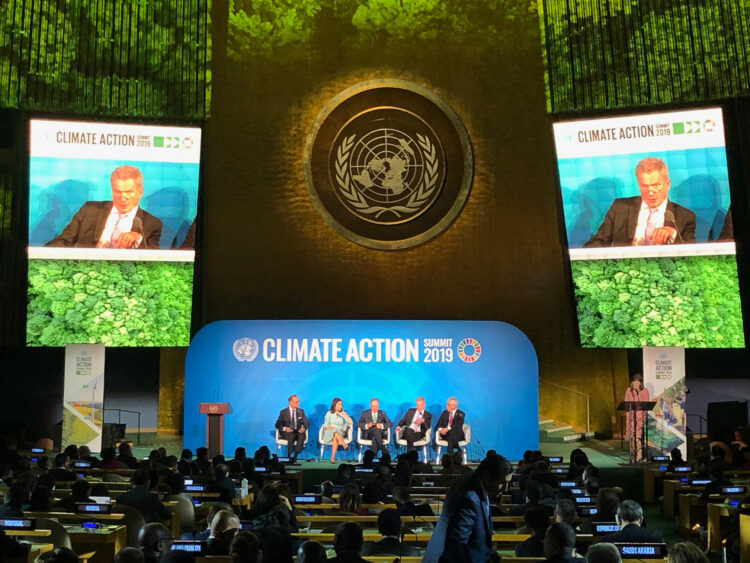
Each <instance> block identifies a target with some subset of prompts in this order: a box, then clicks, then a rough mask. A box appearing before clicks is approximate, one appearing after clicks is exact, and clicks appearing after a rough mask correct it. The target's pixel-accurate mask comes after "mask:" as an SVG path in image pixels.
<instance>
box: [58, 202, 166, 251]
mask: <svg viewBox="0 0 750 563" xmlns="http://www.w3.org/2000/svg"><path fill="white" fill-rule="evenodd" d="M112 207H113V203H112V202H111V201H87V202H86V203H84V204H83V205H82V206H81V208H80V209H79V210H78V211H76V213H75V215H73V218H72V219H71V220H70V223H68V225H67V226H66V227H65V228H64V229H63V231H62V233H60V234H59V235H58V236H56V237H55V238H53V239H52V240H51V241H49V242H48V243H47V244H46V245H45V246H75V247H87V248H95V247H96V246H97V244H98V243H99V239H100V238H101V236H102V232H103V231H104V226H105V224H106V222H107V218H108V217H109V214H110V212H111V211H112ZM135 217H136V218H140V221H141V225H142V226H141V227H138V226H136V225H134V226H133V229H134V230H135V232H138V234H140V235H142V237H143V240H142V241H141V244H140V246H139V248H147V249H157V248H159V239H160V238H161V221H160V220H159V219H157V218H156V217H154V216H153V215H151V214H150V213H148V212H147V211H144V210H143V209H141V208H138V211H137V212H136V214H135ZM133 222H134V223H135V220H134V221H133Z"/></svg>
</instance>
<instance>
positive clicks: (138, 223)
mask: <svg viewBox="0 0 750 563" xmlns="http://www.w3.org/2000/svg"><path fill="white" fill-rule="evenodd" d="M665 217H666V215H665ZM673 217H674V216H673ZM132 228H133V230H134V231H136V232H140V233H141V242H140V243H138V245H137V247H136V248H139V247H140V246H141V244H143V248H148V243H147V242H146V234H145V233H144V232H143V221H142V220H141V218H140V217H136V218H135V219H133V227H132Z"/></svg>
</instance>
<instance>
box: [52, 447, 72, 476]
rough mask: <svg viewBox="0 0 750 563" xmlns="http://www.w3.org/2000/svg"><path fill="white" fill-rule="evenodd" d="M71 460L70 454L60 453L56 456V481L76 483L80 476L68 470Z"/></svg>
mask: <svg viewBox="0 0 750 563" xmlns="http://www.w3.org/2000/svg"><path fill="white" fill-rule="evenodd" d="M69 466H70V458H69V457H68V454H65V453H60V454H57V455H56V456H55V469H53V470H52V476H53V477H54V478H55V481H75V480H76V479H78V475H76V474H75V473H73V472H72V471H70V470H69V469H68V467H69Z"/></svg>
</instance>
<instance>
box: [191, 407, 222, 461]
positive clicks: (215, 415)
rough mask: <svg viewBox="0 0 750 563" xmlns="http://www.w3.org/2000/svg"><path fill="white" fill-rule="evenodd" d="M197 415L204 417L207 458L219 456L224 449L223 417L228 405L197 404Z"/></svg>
mask: <svg viewBox="0 0 750 563" xmlns="http://www.w3.org/2000/svg"><path fill="white" fill-rule="evenodd" d="M198 413H199V414H205V415H206V447H207V448H208V457H209V458H213V457H214V456H217V455H219V454H220V453H221V452H222V450H223V449H224V415H225V414H228V413H229V403H198Z"/></svg>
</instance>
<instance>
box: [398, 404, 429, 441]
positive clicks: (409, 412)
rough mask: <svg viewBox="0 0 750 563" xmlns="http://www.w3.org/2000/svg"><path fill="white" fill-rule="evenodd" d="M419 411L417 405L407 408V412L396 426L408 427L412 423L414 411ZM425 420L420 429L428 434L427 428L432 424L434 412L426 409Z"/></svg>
mask: <svg viewBox="0 0 750 563" xmlns="http://www.w3.org/2000/svg"><path fill="white" fill-rule="evenodd" d="M415 412H417V409H416V408H415V407H412V408H410V409H407V411H406V414H404V416H403V417H402V418H401V420H399V421H398V424H396V426H400V427H401V428H406V427H407V426H409V425H410V424H411V421H412V419H413V418H414V413H415ZM422 418H423V420H422V424H420V425H419V431H420V432H422V433H424V434H425V435H426V434H427V429H428V428H430V426H432V414H430V413H429V412H427V411H424V413H423V417H422Z"/></svg>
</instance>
